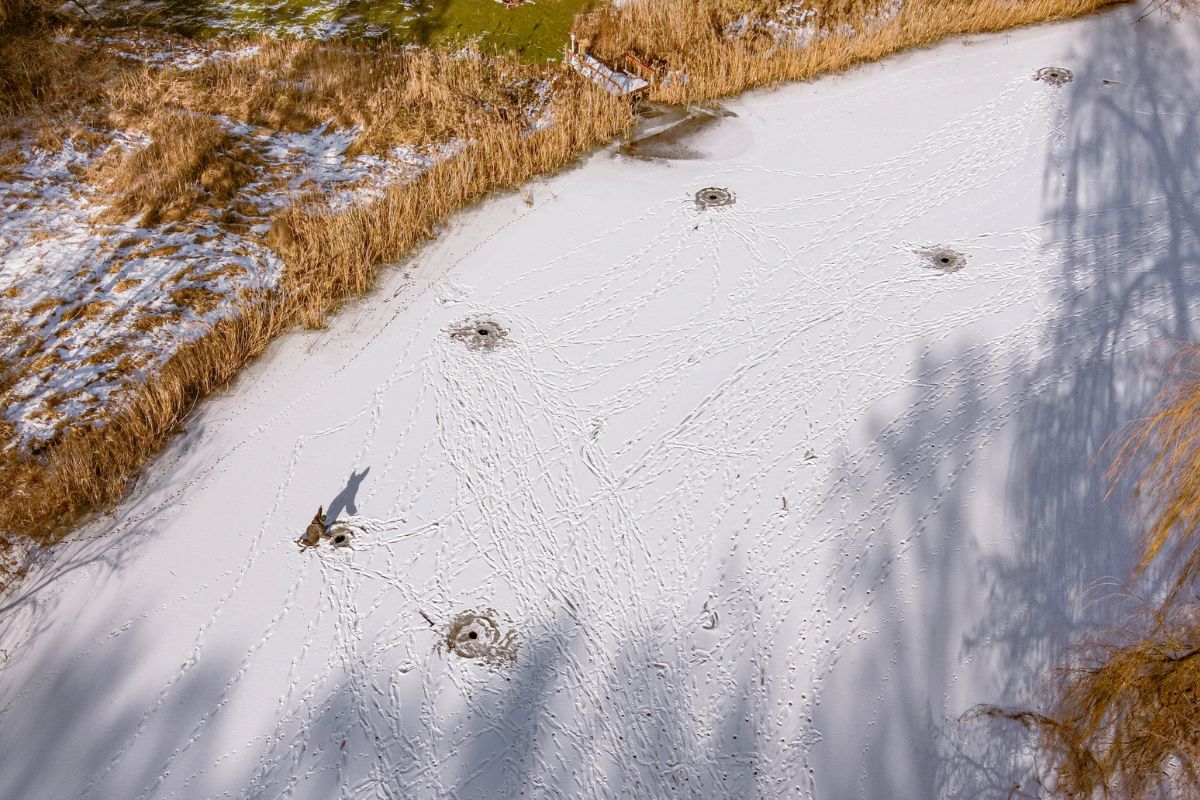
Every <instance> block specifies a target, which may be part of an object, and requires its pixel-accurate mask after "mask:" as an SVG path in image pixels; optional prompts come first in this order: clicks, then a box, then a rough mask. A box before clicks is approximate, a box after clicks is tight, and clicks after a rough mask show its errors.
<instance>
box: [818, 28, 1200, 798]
mask: <svg viewBox="0 0 1200 800" xmlns="http://www.w3.org/2000/svg"><path fill="white" fill-rule="evenodd" d="M1131 19H1132V16H1131V15H1128V14H1112V15H1108V16H1106V17H1103V18H1100V19H1099V20H1097V21H1096V23H1095V24H1094V25H1091V26H1089V27H1086V28H1082V29H1081V33H1080V39H1079V42H1078V44H1077V45H1076V53H1075V56H1074V58H1073V59H1071V60H1068V61H1066V62H1065V63H1064V64H1063V65H1064V66H1068V67H1070V68H1072V69H1073V70H1074V72H1075V77H1074V81H1073V83H1071V84H1069V85H1068V86H1066V87H1064V89H1063V90H1062V91H1063V92H1064V97H1063V106H1062V112H1061V118H1060V120H1059V124H1060V126H1061V131H1062V133H1063V140H1062V142H1061V146H1059V147H1056V148H1052V150H1051V152H1050V153H1049V154H1048V156H1047V166H1046V170H1045V183H1044V188H1043V191H1044V198H1045V199H1044V202H1043V207H1044V208H1045V209H1046V211H1045V216H1046V219H1047V225H1046V238H1047V240H1048V241H1049V243H1050V244H1051V245H1052V246H1054V247H1056V248H1057V252H1058V253H1060V254H1061V262H1060V264H1059V265H1058V267H1057V269H1058V270H1059V274H1058V275H1057V280H1056V284H1055V285H1056V286H1057V287H1058V289H1057V291H1058V292H1059V293H1060V295H1059V297H1058V298H1057V301H1056V307H1057V311H1056V312H1055V315H1054V316H1053V318H1052V319H1051V320H1050V322H1049V324H1048V325H1047V326H1046V327H1045V329H1044V330H1043V331H1042V332H1041V338H1042V342H1043V347H1042V350H1043V351H1044V353H1045V356H1044V357H1043V358H1041V359H1040V360H1036V361H1033V362H1032V363H1014V364H1011V365H1007V366H1006V367H1004V368H1003V371H1002V373H1001V374H1004V375H1005V381H1006V383H1005V385H1007V386H1009V387H1018V388H1017V389H1016V390H1015V391H1014V392H1013V395H1014V396H1016V397H1018V398H1020V399H1019V400H1018V401H1017V402H1016V403H1015V404H1014V405H1013V407H1011V408H1009V409H996V408H995V404H994V403H989V402H988V401H987V398H985V397H984V396H983V395H982V394H981V392H982V389H981V387H983V386H985V385H987V384H988V382H989V381H988V375H989V374H991V375H995V374H996V372H995V368H993V369H991V370H985V369H983V365H982V363H981V362H980V361H979V359H978V358H975V357H970V358H968V357H966V356H967V355H968V354H967V353H966V352H965V350H964V351H961V352H957V353H954V352H951V353H948V354H947V353H942V354H939V355H938V356H930V357H929V358H928V359H926V360H925V361H923V362H922V363H920V364H917V365H916V366H915V368H914V371H915V377H917V378H918V379H919V381H920V385H922V386H926V387H933V388H931V389H922V390H920V392H919V393H918V392H914V393H913V395H912V396H911V398H910V399H909V403H908V405H909V407H910V408H912V409H919V408H922V407H923V410H921V411H919V412H911V414H912V415H915V421H914V422H913V423H912V424H910V425H908V426H907V427H904V426H903V425H896V424H893V423H892V421H891V420H888V419H885V418H882V417H880V418H877V419H874V420H872V422H871V423H870V426H871V427H870V430H871V432H872V433H873V434H874V437H873V438H874V439H875V441H876V442H877V445H876V447H877V451H876V454H875V456H874V457H875V459H876V460H875V461H874V462H872V461H871V460H870V459H867V460H865V461H860V462H859V463H847V464H844V465H843V469H842V473H841V475H839V477H838V480H839V481H842V482H845V483H846V484H847V485H848V486H849V488H850V489H851V490H853V491H854V492H855V494H856V496H857V497H859V498H862V499H861V501H860V504H862V505H863V506H864V508H862V509H854V511H861V513H862V518H863V519H864V522H862V523H861V524H862V525H864V526H865V525H873V526H878V530H879V531H880V532H881V534H880V537H879V539H878V541H877V542H876V546H875V547H873V548H872V552H871V553H870V554H869V555H868V557H867V559H866V561H865V562H864V564H863V566H862V569H861V572H862V574H863V575H864V576H872V577H873V578H874V580H865V581H864V583H863V588H873V589H874V594H875V595H876V596H875V597H874V599H873V601H872V609H873V610H872V614H873V617H872V619H873V621H874V625H873V626H872V627H875V628H876V632H875V634H874V635H873V636H872V637H871V638H870V639H869V640H868V641H866V642H864V643H859V644H855V645H854V646H853V647H852V648H851V651H850V652H849V653H848V654H847V656H846V657H845V658H844V659H843V660H842V662H841V664H840V665H839V667H838V669H836V670H834V673H833V675H832V676H831V678H830V680H829V684H828V695H830V696H833V697H850V698H853V697H854V696H855V694H854V693H855V692H858V693H861V696H862V697H864V698H871V700H870V706H871V707H870V708H869V709H868V708H858V705H860V704H855V703H853V701H852V702H851V705H853V706H855V707H854V708H849V709H847V708H845V707H841V708H836V707H830V704H828V703H827V704H826V705H825V707H824V708H823V709H822V711H821V713H820V714H819V715H818V728H819V729H820V730H821V731H822V734H823V735H824V737H825V741H824V742H823V743H822V745H820V746H819V747H818V749H817V751H816V752H817V756H818V757H817V759H816V763H817V765H818V777H819V780H818V782H817V785H818V787H820V791H819V793H818V794H819V796H824V797H851V796H863V797H867V798H873V797H930V798H934V797H936V798H964V799H965V798H1004V799H1007V798H1012V797H1038V796H1040V794H1039V787H1038V784H1037V780H1036V774H1035V773H1036V765H1034V764H1033V763H1032V762H1031V756H1030V751H1029V750H1028V747H1027V744H1028V740H1027V738H1026V736H1025V735H1024V733H1023V732H1022V731H1021V730H1020V729H1019V726H1016V725H1014V724H1013V723H1008V722H1004V721H991V720H975V721H958V719H957V718H958V717H959V715H961V714H962V713H963V712H964V711H966V710H967V709H968V708H970V706H972V705H974V704H976V703H999V704H1025V703H1034V702H1036V699H1037V690H1038V688H1039V686H1040V685H1042V684H1041V681H1042V680H1043V679H1044V678H1045V676H1046V673H1047V671H1048V670H1050V669H1051V668H1053V667H1054V666H1055V665H1056V664H1057V663H1059V661H1060V659H1061V657H1062V656H1063V654H1064V648H1065V647H1066V646H1067V645H1068V644H1069V643H1070V642H1071V641H1072V640H1073V639H1074V638H1075V637H1077V636H1078V635H1079V634H1080V632H1081V631H1084V630H1087V629H1089V628H1092V627H1093V626H1096V625H1104V624H1109V623H1112V622H1113V621H1114V619H1115V616H1116V615H1117V614H1118V613H1119V612H1120V611H1121V610H1122V608H1124V607H1126V606H1125V605H1124V604H1125V603H1127V602H1128V601H1129V597H1130V596H1131V594H1133V593H1136V592H1139V591H1142V590H1143V589H1144V588H1145V585H1144V584H1143V585H1140V586H1130V585H1128V584H1127V583H1126V581H1127V580H1128V578H1129V576H1130V574H1131V569H1132V567H1133V565H1134V560H1135V554H1134V548H1135V546H1136V539H1137V533H1138V530H1137V516H1136V513H1135V510H1136V509H1135V508H1134V506H1133V503H1132V500H1131V498H1130V495H1129V493H1128V491H1127V488H1126V487H1121V486H1119V487H1117V491H1115V492H1114V494H1113V495H1112V496H1109V497H1106V496H1105V494H1106V490H1107V482H1106V479H1105V474H1104V473H1105V470H1106V467H1107V465H1108V463H1110V462H1111V457H1112V450H1111V447H1112V443H1113V441H1114V437H1115V436H1119V434H1120V431H1121V428H1122V426H1123V425H1126V424H1127V423H1129V422H1130V421H1132V420H1134V419H1136V418H1138V417H1139V416H1140V415H1141V414H1142V413H1143V412H1144V411H1145V409H1146V407H1147V404H1148V402H1149V401H1150V400H1151V399H1152V397H1153V395H1154V393H1155V391H1156V390H1157V388H1158V386H1159V385H1160V383H1161V380H1162V377H1161V375H1162V373H1161V366H1162V363H1161V362H1162V361H1163V360H1165V358H1166V357H1167V356H1168V355H1169V353H1170V351H1171V349H1172V347H1173V345H1174V343H1176V342H1178V341H1186V340H1191V339H1193V338H1194V335H1195V333H1194V325H1195V318H1196V315H1197V313H1200V203H1198V202H1197V201H1198V200H1200V130H1198V128H1197V126H1198V125H1200V115H1197V112H1196V109H1197V108H1200V83H1197V82H1196V81H1195V80H1194V79H1193V75H1194V72H1195V54H1194V50H1191V51H1189V47H1188V44H1187V43H1186V42H1187V41H1188V39H1189V35H1190V40H1191V41H1195V40H1196V27H1197V26H1200V22H1198V21H1196V20H1194V19H1193V20H1191V21H1183V22H1178V21H1170V20H1167V19H1166V18H1164V17H1150V18H1147V19H1145V20H1143V21H1142V22H1139V23H1137V24H1132V23H1131ZM964 363H965V365H966V366H965V367H964V366H962V365H963V364H964ZM955 365H958V366H957V367H956V366H955ZM994 382H995V379H994V378H993V379H992V383H994ZM1002 424H1003V433H1002V434H998V436H997V438H1000V436H1004V437H1008V438H1009V439H1010V440H1011V442H1012V448H1011V451H1005V450H1003V449H1000V450H994V451H993V450H989V449H988V448H986V447H984V446H983V444H982V443H983V442H984V440H985V438H986V436H987V434H989V433H997V432H998V431H1000V426H1001V425H1002ZM923 448H924V449H923ZM997 453H1004V454H1005V455H1007V456H1008V457H1009V458H1010V459H1011V460H1010V461H1009V462H1008V463H1007V464H1001V465H999V467H1000V470H999V472H998V471H997V470H996V466H997V465H996V464H995V463H994V460H995V457H996V454H997ZM960 474H964V475H967V476H970V475H976V476H978V475H985V474H986V475H988V476H991V477H992V478H993V479H996V478H997V477H999V478H1001V479H1003V480H1005V482H1006V483H1007V486H1008V490H1007V495H1006V497H1005V498H1004V507H1003V508H1002V509H1001V510H999V512H998V513H990V514H981V513H980V512H979V510H978V509H975V510H972V509H970V508H969V507H968V502H967V501H968V497H969V495H970V493H971V491H970V489H969V488H968V486H966V485H964V484H966V483H969V482H970V478H968V479H967V480H966V481H961V480H958V479H956V477H955V476H956V475H960ZM976 480H978V478H976ZM877 492H882V493H883V494H884V495H888V496H892V497H895V498H896V499H895V501H894V504H893V505H891V506H889V507H887V508H886V509H884V510H876V509H874V508H872V507H870V506H868V505H867V500H868V499H869V498H872V497H873V496H877ZM855 518H857V517H855ZM856 599H857V600H858V601H859V602H860V603H861V602H863V600H864V598H863V597H862V596H861V592H860V596H859V597H858V598H856ZM910 602H911V606H908V605H906V604H908V603H910ZM889 608H890V609H891V610H890V611H889V610H887V609H889ZM906 608H912V609H921V613H920V614H919V615H918V614H914V613H912V612H911V611H909V612H907V613H906V612H905V609H906ZM980 675H982V676H983V678H982V679H978V676H980ZM972 676H974V677H975V678H976V679H974V680H972V679H971V678H972ZM960 678H963V681H962V686H961V687H956V686H955V684H956V683H957V682H958V681H959V679H960ZM981 686H990V687H991V688H990V689H988V690H986V691H988V692H989V693H988V694H972V692H974V691H979V687H981ZM864 687H868V688H864ZM947 687H950V688H949V689H948V688H947ZM968 687H969V688H968ZM861 705H863V706H865V705H867V703H862V704H861ZM839 752H840V753H842V754H844V753H847V752H849V753H860V752H865V753H866V755H865V756H864V757H863V760H862V762H861V768H860V769H846V766H847V764H846V763H845V760H844V756H841V757H839V756H838V755H837V754H838V753H839ZM822 753H823V754H824V755H822Z"/></svg>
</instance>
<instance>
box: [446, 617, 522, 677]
mask: <svg viewBox="0 0 1200 800" xmlns="http://www.w3.org/2000/svg"><path fill="white" fill-rule="evenodd" d="M438 646H439V648H445V650H446V651H447V652H450V653H453V654H454V655H456V656H459V657H460V658H471V659H479V660H480V661H482V662H484V663H486V664H491V665H493V666H501V665H503V664H507V663H512V662H514V661H516V660H517V632H516V630H514V629H513V628H512V627H511V625H509V624H507V621H506V620H504V619H503V618H502V617H501V616H500V615H499V614H497V613H496V612H495V611H494V610H493V609H490V608H485V609H483V610H482V611H464V612H462V613H461V614H459V615H458V616H457V617H455V618H454V619H453V620H451V622H450V627H449V628H448V629H447V631H446V636H445V638H444V639H443V640H442V641H441V642H440V643H439V645H438Z"/></svg>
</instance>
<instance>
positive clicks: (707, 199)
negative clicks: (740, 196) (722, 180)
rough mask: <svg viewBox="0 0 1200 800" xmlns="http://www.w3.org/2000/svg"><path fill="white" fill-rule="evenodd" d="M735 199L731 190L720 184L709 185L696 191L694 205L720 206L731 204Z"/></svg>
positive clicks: (701, 206)
mask: <svg viewBox="0 0 1200 800" xmlns="http://www.w3.org/2000/svg"><path fill="white" fill-rule="evenodd" d="M736 200H737V198H736V197H734V196H733V192H731V191H729V190H728V189H724V188H721V187H720V186H710V187H708V188H707V189H701V190H700V191H698V192H696V205H697V207H699V208H720V207H721V206H731V205H733V204H734V202H735V201H736Z"/></svg>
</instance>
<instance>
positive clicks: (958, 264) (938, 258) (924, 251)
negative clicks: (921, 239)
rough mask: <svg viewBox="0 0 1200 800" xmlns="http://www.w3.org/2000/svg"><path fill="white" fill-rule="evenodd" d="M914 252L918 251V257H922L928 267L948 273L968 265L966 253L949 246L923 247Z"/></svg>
mask: <svg viewBox="0 0 1200 800" xmlns="http://www.w3.org/2000/svg"><path fill="white" fill-rule="evenodd" d="M913 252H914V253H916V255H917V257H918V258H920V259H921V261H922V263H923V264H924V265H925V266H926V267H928V268H929V269H933V270H937V271H938V272H944V273H947V274H949V273H951V272H958V271H959V270H960V269H962V268H963V267H965V266H966V265H967V257H966V255H965V254H963V253H960V252H958V251H957V250H952V249H951V248H949V247H942V246H940V245H938V246H935V247H922V248H919V249H917V250H914V251H913Z"/></svg>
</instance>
